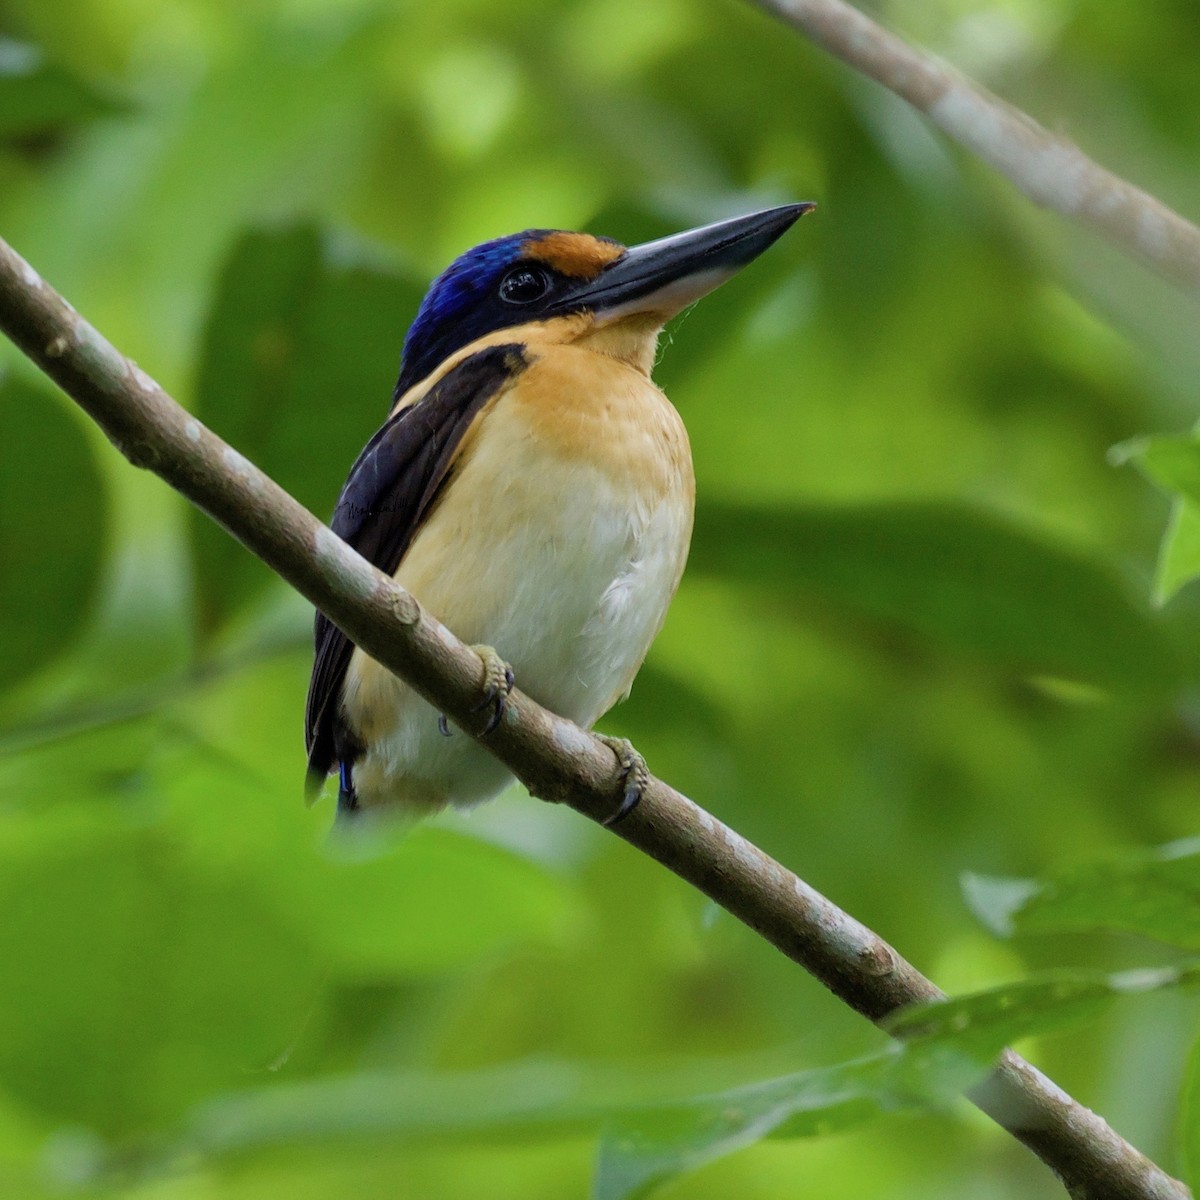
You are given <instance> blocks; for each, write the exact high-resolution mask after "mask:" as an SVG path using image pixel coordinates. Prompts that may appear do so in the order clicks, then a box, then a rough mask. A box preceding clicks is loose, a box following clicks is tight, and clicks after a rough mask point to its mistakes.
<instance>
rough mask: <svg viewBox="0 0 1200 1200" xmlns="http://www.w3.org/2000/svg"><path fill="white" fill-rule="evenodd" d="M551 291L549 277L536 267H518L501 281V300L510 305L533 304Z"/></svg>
mask: <svg viewBox="0 0 1200 1200" xmlns="http://www.w3.org/2000/svg"><path fill="white" fill-rule="evenodd" d="M549 290H550V279H549V277H548V276H547V274H546V272H545V271H539V270H538V269H537V268H536V267H517V268H516V269H515V270H512V271H509V273H508V274H507V275H505V277H504V278H503V279H502V280H500V299H501V300H504V301H505V302H506V303H508V304H532V303H533V302H534V301H535V300H540V299H541V298H542V297H543V296H544V295H545V294H546V293H547V292H548V291H549Z"/></svg>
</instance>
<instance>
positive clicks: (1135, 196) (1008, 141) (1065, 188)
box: [753, 0, 1200, 297]
mask: <svg viewBox="0 0 1200 1200" xmlns="http://www.w3.org/2000/svg"><path fill="white" fill-rule="evenodd" d="M753 2H754V3H755V4H756V5H757V6H758V7H759V8H762V9H765V10H766V11H767V12H769V13H772V14H774V15H775V16H777V17H780V18H782V19H783V20H784V21H786V22H787V23H788V24H789V25H793V26H795V27H796V28H797V29H799V30H800V31H801V32H802V33H804V34H805V35H806V36H807V37H808V38H810V39H811V40H812V41H814V42H816V43H817V45H818V46H820V47H822V48H823V49H825V50H827V51H829V53H830V54H833V55H835V56H836V57H838V58H840V59H842V60H843V61H845V62H847V63H849V64H850V66H852V67H854V68H856V69H857V70H859V71H861V72H862V73H863V74H864V75H867V76H869V77H870V78H871V79H874V80H876V81H877V82H878V83H881V84H883V86H884V87H886V88H889V89H890V90H891V91H893V92H895V93H896V95H897V96H899V97H901V99H903V100H907V101H908V102H909V104H911V105H912V106H913V107H914V108H915V109H916V110H917V111H918V112H921V113H924V114H925V116H927V117H928V118H929V119H930V121H932V122H933V123H934V124H935V125H936V126H937V127H938V128H939V129H940V130H942V132H943V133H945V134H947V135H948V136H950V137H952V138H953V139H954V140H955V141H956V142H959V143H960V144H961V145H963V146H965V147H966V148H967V149H968V150H971V151H973V152H974V153H975V154H977V155H978V156H979V157H980V158H982V159H983V160H984V162H986V163H988V164H990V165H991V166H993V167H995V168H996V170H997V171H999V172H1000V173H1001V174H1002V175H1004V176H1006V177H1007V178H1008V179H1009V180H1010V182H1012V183H1014V184H1015V185H1016V186H1017V187H1018V188H1020V190H1021V191H1022V192H1024V193H1025V195H1026V196H1028V197H1029V198H1030V199H1031V200H1032V201H1033V202H1034V203H1035V204H1040V205H1042V206H1043V207H1045V208H1050V209H1053V210H1054V211H1055V212H1059V213H1062V214H1063V215H1064V216H1067V217H1071V218H1072V219H1074V220H1076V221H1079V222H1081V223H1082V224H1084V225H1088V226H1090V227H1091V228H1092V229H1095V230H1096V231H1097V232H1098V233H1101V234H1103V236H1104V237H1106V238H1107V239H1108V240H1109V241H1110V242H1112V243H1113V244H1114V245H1115V246H1117V247H1118V248H1119V249H1121V250H1124V251H1125V252H1126V253H1127V254H1129V255H1131V256H1132V257H1134V258H1138V259H1141V261H1142V262H1144V263H1146V264H1147V265H1148V266H1149V267H1151V268H1152V269H1153V270H1155V271H1157V272H1158V274H1160V275H1162V276H1163V277H1164V278H1166V279H1169V280H1170V281H1171V282H1172V283H1175V284H1177V285H1178V286H1179V287H1181V288H1183V289H1184V290H1185V291H1187V292H1189V293H1191V295H1193V296H1198V297H1200V228H1197V227H1196V226H1195V225H1193V224H1192V222H1191V221H1188V220H1186V219H1185V218H1183V217H1181V216H1180V215H1179V214H1178V213H1177V212H1175V211H1173V210H1172V209H1170V208H1168V207H1167V206H1166V205H1165V204H1163V203H1162V201H1160V200H1157V199H1155V197H1153V196H1151V195H1150V194H1149V193H1148V192H1144V191H1142V189H1141V188H1138V187H1135V186H1134V185H1133V184H1131V183H1129V182H1128V181H1127V180H1124V179H1122V178H1121V177H1120V176H1118V175H1114V174H1113V173H1112V172H1111V171H1108V170H1106V169H1105V168H1104V167H1102V166H1100V164H1099V163H1097V162H1095V161H1094V160H1093V159H1091V158H1089V157H1088V156H1087V155H1086V154H1084V153H1083V151H1082V150H1080V149H1079V147H1078V146H1076V145H1075V144H1074V142H1072V141H1070V140H1069V139H1068V138H1064V137H1059V136H1058V135H1057V134H1053V133H1051V132H1050V131H1049V130H1047V129H1045V128H1043V127H1042V126H1041V125H1039V124H1038V123H1037V122H1036V121H1035V120H1034V119H1033V118H1032V117H1030V116H1028V115H1027V114H1026V113H1024V112H1022V111H1021V110H1020V109H1019V108H1014V107H1013V105H1011V104H1009V103H1008V102H1007V101H1005V100H1001V99H1000V97H999V96H996V95H993V94H992V93H991V92H989V91H987V89H986V88H982V87H980V86H979V85H978V84H976V83H974V82H972V81H971V80H970V79H968V78H967V77H966V76H965V75H962V74H960V73H959V72H958V71H956V70H955V69H954V68H953V67H951V66H949V65H948V64H946V63H944V62H942V61H941V60H940V59H938V58H936V57H935V56H934V55H932V54H929V53H928V52H927V51H924V50H919V49H917V48H916V47H913V46H910V45H908V43H907V42H905V41H904V40H903V39H902V38H899V37H897V36H896V35H895V34H894V33H890V32H889V31H888V30H886V29H884V28H883V27H882V26H881V25H878V24H877V23H876V22H875V21H872V20H871V19H870V17H867V16H865V15H864V14H863V13H861V12H859V11H858V10H857V9H856V8H853V7H852V6H851V5H849V4H846V3H844V2H843V0H753Z"/></svg>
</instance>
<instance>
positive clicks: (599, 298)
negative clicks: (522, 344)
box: [565, 203, 817, 320]
mask: <svg viewBox="0 0 1200 1200" xmlns="http://www.w3.org/2000/svg"><path fill="white" fill-rule="evenodd" d="M816 207H817V206H816V205H815V204H812V203H803V204H784V205H782V206H780V207H779V208H768V209H764V210H763V211H762V212H756V213H749V214H748V215H746V216H744V217H734V218H733V219H732V220H729V221H718V222H717V223H716V224H715V225H703V226H701V227H700V228H699V229H689V230H687V231H686V232H684V233H676V234H673V235H672V236H671V237H665V238H659V239H658V240H657V241H654V242H644V243H643V244H642V245H640V246H632V247H630V249H628V250H627V251H626V252H625V253H624V254H623V255H622V256H621V257H620V258H618V259H617V260H616V261H615V262H613V263H612V264H611V265H610V266H608V267H606V268H605V269H604V270H603V271H602V272H601V274H600V275H599V276H598V277H597V278H596V279H593V280H591V281H589V282H588V283H586V284H583V285H582V286H581V287H580V288H579V290H578V291H576V292H573V293H572V294H571V295H570V296H569V297H566V298H565V300H566V303H567V304H568V305H569V306H570V307H572V308H578V307H585V308H590V309H592V311H593V312H595V314H596V316H597V317H599V318H603V319H608V320H614V319H617V318H619V317H622V316H626V315H630V314H632V313H639V312H648V313H655V314H658V315H661V316H662V317H663V319H664V320H665V319H666V318H667V317H671V316H673V315H674V314H675V313H677V312H679V311H680V309H683V308H686V307H687V306H688V305H689V304H691V303H692V302H693V301H695V300H699V299H700V297H701V296H704V295H707V293H709V292H711V291H712V290H713V288H716V287H719V286H720V285H721V284H722V283H724V282H725V281H726V280H727V279H729V278H730V277H731V276H733V275H735V274H736V273H737V272H738V271H740V270H741V269H742V267H744V266H745V265H746V264H747V263H748V262H752V261H753V260H754V259H756V258H757V257H758V256H759V255H760V254H761V253H762V252H763V251H764V250H766V249H767V247H768V246H770V245H772V244H773V243H774V242H775V241H777V240H778V239H779V238H780V237H782V236H783V234H784V233H786V232H787V230H788V229H790V228H791V227H792V225H794V224H795V223H796V221H798V220H799V219H800V218H801V217H802V216H804V214H805V213H806V212H811V211H812V210H813V209H814V208H816Z"/></svg>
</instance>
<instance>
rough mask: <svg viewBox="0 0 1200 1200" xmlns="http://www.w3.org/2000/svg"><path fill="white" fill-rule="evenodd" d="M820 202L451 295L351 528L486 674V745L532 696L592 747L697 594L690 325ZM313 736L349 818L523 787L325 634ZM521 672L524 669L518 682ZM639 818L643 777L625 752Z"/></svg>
mask: <svg viewBox="0 0 1200 1200" xmlns="http://www.w3.org/2000/svg"><path fill="white" fill-rule="evenodd" d="M812 207H813V205H811V204H790V205H786V206H784V207H781V208H773V209H768V210H766V211H764V212H757V213H752V214H750V215H748V216H744V217H736V218H734V219H733V220H730V221H722V222H719V223H718V224H715V225H707V226H704V227H703V228H700V229H693V230H690V231H688V232H686V233H680V234H676V235H675V236H674V237H668V238H663V239H661V240H659V241H655V242H648V243H646V244H644V245H641V246H634V247H632V248H629V249H627V248H626V247H625V246H622V245H621V244H620V243H618V242H615V241H612V240H610V239H608V238H604V237H593V236H591V235H590V234H586V233H567V232H564V231H561V230H545V229H533V230H527V231H526V232H524V233H517V234H513V235H512V236H511V237H504V238H499V239H497V240H495V241H491V242H485V243H484V244H483V245H481V246H476V247H475V248H474V249H473V250H469V251H467V253H466V254H464V255H462V256H461V257H460V258H458V259H456V260H455V262H454V263H452V264H451V266H450V267H449V268H448V269H447V270H446V271H445V272H443V273H442V274H441V275H440V276H438V278H437V279H436V280H434V282H433V284H432V286H431V287H430V289H429V292H428V294H427V295H426V297H425V299H424V301H423V302H422V304H421V307H420V310H419V312H418V313H417V317H416V320H415V321H414V322H413V324H412V327H411V328H410V330H409V331H408V336H407V338H406V339H405V342H404V353H403V359H402V364H401V372H400V378H399V381H398V382H397V384H396V389H395V392H394V396H393V400H394V404H393V407H392V411H391V415H390V417H389V418H388V420H387V422H386V423H385V424H384V426H383V427H382V428H381V429H380V430H379V431H378V433H376V434H375V436H374V437H373V438H371V440H370V441H369V442H368V443H367V445H366V447H365V449H364V450H363V452H362V453H361V454H360V455H359V457H358V461H357V462H355V464H354V467H353V468H352V470H351V472H350V477H349V479H348V480H347V482H346V485H345V487H344V488H343V490H342V494H341V497H340V499H339V501H338V505H337V510H336V512H335V514H334V518H333V529H334V532H336V533H337V534H338V535H339V536H341V537H342V538H344V539H345V540H346V541H347V542H349V544H350V545H351V546H353V547H354V548H355V549H356V550H358V551H359V553H360V554H362V555H364V556H365V557H366V558H367V559H369V560H370V561H371V562H372V563H374V564H375V565H376V566H377V567H379V568H380V569H381V570H383V571H386V572H388V573H391V574H394V575H395V577H396V579H397V580H398V581H399V582H400V583H401V584H402V585H403V586H404V587H405V588H407V589H408V590H409V591H410V592H412V593H413V594H414V595H415V596H416V597H417V599H418V600H420V601H421V602H422V604H424V605H425V606H426V607H427V608H428V609H429V610H430V611H431V612H432V613H433V614H434V615H435V616H437V617H438V618H439V619H440V620H441V621H442V622H443V623H444V624H445V625H446V626H447V627H448V628H450V629H451V630H453V631H454V633H455V634H457V635H458V636H459V637H460V638H462V639H464V640H465V641H467V642H472V643H480V644H479V645H476V646H475V649H476V651H477V652H478V653H479V655H480V663H481V666H480V677H481V678H480V692H481V705H480V707H481V708H483V707H490V709H491V720H490V721H489V723H488V728H489V729H490V728H494V727H495V725H496V724H497V723H498V722H499V721H500V719H501V717H502V716H503V713H504V706H505V699H506V697H507V695H508V693H509V692H510V691H511V689H512V687H513V677H514V670H515V673H516V676H517V677H518V678H519V679H520V681H521V687H522V689H523V690H524V691H526V692H527V693H528V694H529V695H530V696H532V697H533V698H534V699H536V700H537V701H539V702H540V703H541V704H543V705H545V706H546V707H547V708H550V709H551V710H553V711H554V712H557V713H560V714H561V715H563V716H565V717H568V718H570V719H571V720H574V721H576V722H577V723H579V724H580V725H582V726H584V727H585V728H590V727H591V726H592V724H593V723H594V722H595V721H596V720H598V719H599V718H600V717H601V716H602V715H603V714H604V713H605V712H607V711H608V710H609V709H610V708H611V707H612V706H613V705H614V704H615V703H616V702H617V701H618V700H620V699H623V698H624V697H625V696H626V695H627V694H628V692H629V689H630V686H631V685H632V683H633V678H634V676H635V675H636V674H637V671H638V668H639V667H640V666H641V664H642V660H643V659H644V658H645V656H646V652H647V651H648V650H649V648H650V643H651V642H652V641H653V640H654V638H655V636H656V635H657V633H658V631H659V629H660V628H661V626H662V623H663V620H664V618H665V617H666V612H667V606H668V605H669V603H670V601H671V598H672V596H673V595H674V594H675V589H676V587H677V586H678V584H679V578H680V576H681V575H682V573H683V565H684V561H685V560H686V558H687V553H688V545H689V542H690V539H691V532H692V511H693V501H694V497H695V481H694V478H693V474H692V462H691V453H690V450H689V447H688V438H687V433H686V431H685V430H684V427H683V422H682V421H681V420H680V419H679V415H678V414H677V413H676V411H675V409H674V408H672V407H671V404H670V402H669V401H668V400H667V398H666V396H664V395H663V393H662V392H661V391H660V390H659V389H658V388H657V387H656V386H655V385H654V383H653V382H652V381H651V378H650V372H651V368H652V367H653V365H654V359H655V352H656V348H657V343H658V335H659V333H660V331H661V330H662V327H663V325H664V324H665V322H666V321H667V320H668V319H669V318H670V317H672V316H674V315H675V314H676V313H677V312H679V311H680V310H681V309H683V308H685V307H686V306H687V305H689V304H691V303H692V302H693V301H695V300H698V299H699V298H700V297H701V296H703V295H705V294H706V293H707V292H710V291H711V290H712V289H713V288H715V287H717V286H718V285H719V284H721V283H723V282H724V281H725V280H726V279H728V278H729V277H730V276H731V275H733V274H734V273H735V272H736V271H738V270H739V269H740V268H741V267H743V266H745V265H746V264H747V263H749V262H750V261H751V260H752V259H754V258H756V257H757V256H758V255H759V254H761V253H762V252H763V251H764V250H765V249H766V248H767V247H768V246H770V245H771V244H772V243H773V242H774V241H775V240H776V239H777V238H778V237H779V236H780V235H781V234H783V233H784V231H785V230H787V229H788V228H789V227H790V226H791V225H792V223H793V222H794V221H796V220H797V218H799V217H800V216H802V215H803V214H804V213H805V212H807V211H808V210H809V209H810V208H812ZM315 641H316V659H315V662H314V665H313V672H312V680H311V683H310V685H309V692H308V704H307V711H306V720H305V740H306V744H307V748H308V768H309V779H310V783H311V784H312V785H313V786H315V788H317V789H319V788H320V786H321V785H322V784H323V783H324V780H325V778H326V777H327V776H328V775H329V774H330V773H331V772H333V771H337V772H338V774H339V784H340V786H339V793H338V808H339V812H340V813H350V812H354V811H356V810H358V809H360V808H362V809H374V808H376V807H394V808H399V809H401V810H404V811H407V812H410V813H416V814H419V813H423V812H430V811H434V810H437V809H439V808H442V807H444V806H446V805H447V804H454V805H460V806H467V805H471V804H475V803H477V802H479V801H481V800H486V799H488V798H490V797H491V796H494V795H495V794H496V793H497V792H499V791H500V790H501V789H502V788H503V787H504V786H505V784H506V783H508V782H509V780H510V776H509V774H508V772H507V770H506V769H505V767H504V766H503V765H502V764H501V763H500V762H499V761H498V760H496V759H495V758H493V757H492V756H491V755H489V754H488V753H487V752H486V751H485V750H484V749H483V748H482V747H481V746H479V745H477V744H476V743H475V742H474V741H473V740H472V739H470V738H467V737H463V736H457V737H451V736H449V734H450V730H449V728H448V726H447V725H446V722H445V719H444V718H440V717H439V716H438V714H437V713H436V712H435V711H434V710H433V709H432V708H431V707H430V706H429V705H428V704H427V703H426V702H425V701H424V700H422V699H421V698H420V697H419V696H418V695H417V694H416V693H415V692H413V691H412V690H411V689H410V688H409V687H408V686H407V685H406V684H404V683H402V682H401V681H400V680H399V679H397V678H396V677H395V676H394V675H392V674H391V673H390V672H389V671H388V670H387V669H386V668H384V667H381V666H380V665H379V664H378V663H377V662H375V661H374V660H373V659H371V658H369V657H367V655H365V654H364V653H363V652H362V651H361V650H359V649H357V648H356V647H355V646H354V645H352V644H351V643H350V641H349V640H348V639H347V638H346V636H345V635H344V634H343V633H342V632H341V631H340V630H339V629H338V628H337V627H336V626H335V625H333V623H332V622H331V621H329V620H328V619H327V618H326V617H325V616H324V615H323V614H321V613H318V614H317V618H316V629H315ZM510 663H511V664H512V666H511V667H510V666H509V665H508V664H510ZM610 744H611V745H612V746H613V749H614V751H615V752H616V754H617V756H618V758H619V760H620V762H621V765H622V770H623V772H624V774H625V776H626V780H627V786H626V788H625V793H624V799H623V801H622V802H621V804H620V807H619V808H618V809H617V811H616V812H615V813H614V819H615V818H616V817H619V816H623V815H624V813H625V812H626V811H628V809H629V808H631V807H632V806H633V804H635V803H636V801H637V796H638V788H639V781H640V779H642V778H644V773H645V764H644V763H642V762H641V760H640V758H639V757H638V756H637V754H636V752H634V751H633V749H632V747H630V746H629V744H628V743H627V742H622V741H619V740H617V739H611V740H610Z"/></svg>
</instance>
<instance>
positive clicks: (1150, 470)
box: [1109, 434, 1200, 604]
mask: <svg viewBox="0 0 1200 1200" xmlns="http://www.w3.org/2000/svg"><path fill="white" fill-rule="evenodd" d="M1109 458H1110V459H1111V460H1112V461H1113V462H1114V463H1125V462H1132V463H1133V464H1134V465H1135V466H1136V467H1137V468H1138V469H1139V470H1140V471H1141V472H1142V474H1143V475H1145V476H1146V478H1147V479H1149V480H1151V481H1152V482H1153V483H1156V484H1158V485H1159V486H1160V487H1161V488H1163V489H1165V490H1166V491H1167V492H1170V493H1171V494H1172V495H1173V496H1174V497H1175V505H1174V507H1173V509H1172V512H1171V520H1170V522H1169V523H1168V525H1167V528H1166V530H1165V532H1164V533H1163V539H1162V544H1161V545H1160V547H1159V551H1158V568H1157V571H1156V573H1155V598H1156V600H1157V601H1158V602H1159V603H1160V604H1165V603H1166V602H1167V601H1168V600H1170V598H1171V597H1172V596H1173V595H1175V593H1176V592H1177V591H1179V589H1180V588H1181V587H1183V586H1184V585H1185V584H1187V583H1188V582H1190V581H1191V580H1193V579H1195V578H1196V577H1197V575H1200V439H1197V437H1196V436H1195V435H1193V434H1179V435H1173V436H1167V437H1148V438H1134V439H1133V440H1132V441H1128V442H1123V443H1121V445H1119V446H1114V447H1113V449H1112V450H1111V451H1110V452H1109Z"/></svg>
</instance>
